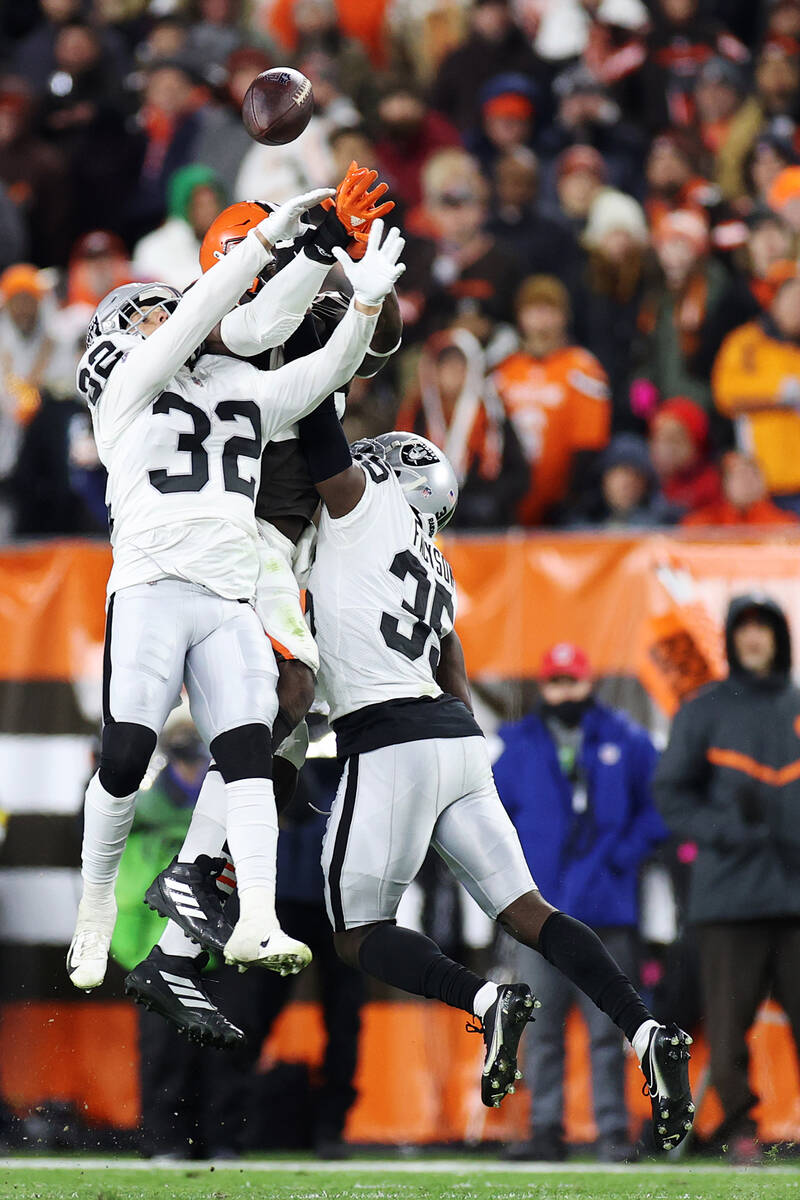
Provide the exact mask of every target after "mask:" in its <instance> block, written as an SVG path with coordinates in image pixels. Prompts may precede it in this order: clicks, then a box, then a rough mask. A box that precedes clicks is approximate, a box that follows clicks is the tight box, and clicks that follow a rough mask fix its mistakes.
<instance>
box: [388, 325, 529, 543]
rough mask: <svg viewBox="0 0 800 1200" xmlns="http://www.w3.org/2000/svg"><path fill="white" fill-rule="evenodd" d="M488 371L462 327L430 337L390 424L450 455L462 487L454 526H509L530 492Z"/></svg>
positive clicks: (522, 462) (525, 469) (513, 435)
mask: <svg viewBox="0 0 800 1200" xmlns="http://www.w3.org/2000/svg"><path fill="white" fill-rule="evenodd" d="M485 371H486V363H485V358H484V354H483V350H482V348H481V345H480V343H479V342H478V340H477V338H475V337H473V335H472V334H471V333H469V332H468V331H467V330H466V329H454V330H452V331H450V332H447V333H437V334H434V336H433V337H432V338H430V339H429V341H428V342H427V343H426V344H425V347H424V349H423V352H422V355H421V357H420V361H419V367H418V372H417V375H418V381H417V384H416V385H415V386H414V388H413V389H412V391H411V392H410V394H409V395H408V397H407V398H406V400H405V402H404V403H403V404H402V405H401V406H400V411H399V412H398V414H397V419H396V421H395V425H394V427H395V428H396V429H407V430H409V431H411V432H414V433H421V434H422V435H423V437H426V438H428V439H429V440H430V441H432V442H433V443H434V444H435V445H437V446H439V448H440V449H441V450H444V452H445V454H446V455H447V457H448V459H449V461H450V463H451V464H452V466H453V469H454V471H455V473H456V475H457V477H458V486H459V494H458V509H457V511H456V513H455V515H454V517H453V521H452V526H453V527H457V526H459V525H460V526H464V527H466V528H468V529H476V528H481V527H482V528H489V529H501V528H503V527H504V526H506V525H511V524H513V523H514V515H515V511H516V506H517V504H518V502H519V501H520V500H521V499H522V496H523V495H524V494H525V492H526V491H527V490H528V483H529V475H530V472H529V469H528V464H527V462H526V460H525V457H524V455H523V453H522V448H521V447H520V444H519V441H518V440H517V435H516V433H515V431H514V427H513V425H512V424H511V421H510V420H509V417H508V415H507V413H506V412H505V410H504V408H503V405H502V403H501V402H500V399H499V397H498V396H497V394H496V392H495V391H494V389H493V388H491V387H489V386H487V383H486V378H485Z"/></svg>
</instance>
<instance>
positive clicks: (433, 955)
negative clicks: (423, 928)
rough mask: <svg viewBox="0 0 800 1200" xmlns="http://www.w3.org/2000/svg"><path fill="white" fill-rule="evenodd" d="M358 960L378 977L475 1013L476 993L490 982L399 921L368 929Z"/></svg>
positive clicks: (395, 985) (370, 972) (420, 994)
mask: <svg viewBox="0 0 800 1200" xmlns="http://www.w3.org/2000/svg"><path fill="white" fill-rule="evenodd" d="M358 961H359V965H360V966H361V968H362V970H364V971H366V973H367V974H368V975H373V976H374V977H375V979H380V980H382V981H383V982H384V983H389V984H391V985H392V987H396V988H400V989H401V990H402V991H404V992H411V994H412V995H414V996H426V997H427V998H428V999H431V1000H441V1001H442V1003H443V1004H449V1005H450V1007H451V1008H461V1009H463V1010H464V1012H466V1013H472V1011H473V1003H474V1000H475V996H476V994H477V992H478V990H479V988H481V987H483V985H484V983H485V982H486V980H485V979H481V978H480V977H479V976H478V975H476V974H475V973H474V972H473V971H470V970H468V968H467V967H462V966H461V964H460V963H457V962H453V960H452V958H448V957H447V955H445V954H442V952H441V950H440V949H439V947H438V946H437V945H436V942H432V941H431V939H430V938H428V937H425V935H424V934H422V933H415V932H414V930H413V929H400V928H398V926H397V925H389V924H383V925H377V926H376V927H375V929H373V930H372V932H371V933H368V934H367V936H366V937H365V938H364V941H363V942H362V943H361V949H360V950H359V952H358Z"/></svg>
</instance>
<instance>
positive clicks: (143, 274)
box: [133, 163, 227, 291]
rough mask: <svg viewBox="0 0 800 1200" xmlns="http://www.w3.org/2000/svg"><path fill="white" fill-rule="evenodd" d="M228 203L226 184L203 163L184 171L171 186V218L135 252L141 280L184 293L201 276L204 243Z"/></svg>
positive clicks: (179, 173)
mask: <svg viewBox="0 0 800 1200" xmlns="http://www.w3.org/2000/svg"><path fill="white" fill-rule="evenodd" d="M226 203H227V198H226V196H225V188H224V186H223V184H222V181H221V180H220V179H219V178H218V176H217V175H215V174H214V172H213V171H212V170H211V168H210V167H205V166H203V165H202V164H201V163H195V164H193V165H191V166H188V167H180V168H179V169H178V170H177V171H176V172H175V173H174V175H172V176H171V178H170V180H169V183H168V184H167V212H168V216H167V219H166V221H165V222H164V224H163V225H160V226H159V228H158V229H155V230H153V232H152V233H148V234H145V236H144V237H143V238H141V240H140V241H139V242H137V244H136V246H135V248H134V251H133V271H134V275H135V277H136V278H137V279H157V280H160V281H161V282H163V283H169V284H171V286H172V287H176V288H178V289H179V290H180V291H182V290H183V289H184V288H185V287H186V286H187V285H188V284H190V283H193V282H194V280H195V279H197V276H198V275H199V274H200V260H199V254H200V243H201V242H202V240H203V238H204V237H205V235H206V233H207V231H208V227H209V225H210V224H211V222H212V221H213V220H214V218H215V217H216V216H217V215H218V214H219V213H220V212H221V211H222V209H223V208H224V207H225V204H226Z"/></svg>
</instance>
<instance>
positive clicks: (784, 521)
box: [681, 450, 800, 525]
mask: <svg viewBox="0 0 800 1200" xmlns="http://www.w3.org/2000/svg"><path fill="white" fill-rule="evenodd" d="M720 473H721V475H722V497H721V499H719V500H718V501H717V502H716V503H714V504H706V505H704V506H703V507H702V508H697V509H695V510H694V511H693V512H689V513H687V514H686V516H685V517H684V518H683V520H682V522H681V524H683V525H796V524H797V523H798V521H800V517H798V516H797V514H796V513H792V512H787V511H786V510H785V509H783V508H778V506H777V504H774V503H773V501H772V500H770V498H769V495H768V493H767V485H766V483H765V481H764V476H763V474H762V471H761V468H760V467H759V465H758V463H757V462H756V460H755V459H754V458H751V457H749V456H748V455H747V454H741V453H739V452H738V451H735V450H729V451H728V453H727V454H725V455H723V458H722V462H721V464H720Z"/></svg>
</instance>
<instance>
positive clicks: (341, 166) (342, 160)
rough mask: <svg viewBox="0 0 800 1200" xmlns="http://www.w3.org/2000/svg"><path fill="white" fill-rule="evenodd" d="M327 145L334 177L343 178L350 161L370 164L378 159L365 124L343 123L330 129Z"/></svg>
mask: <svg viewBox="0 0 800 1200" xmlns="http://www.w3.org/2000/svg"><path fill="white" fill-rule="evenodd" d="M328 145H329V147H330V152H331V157H332V158H333V178H334V179H344V177H345V175H346V174H347V171H348V169H349V167H350V163H351V162H357V163H359V164H361V163H364V164H367V163H370V164H371V163H376V162H377V161H378V160H377V155H376V154H375V149H374V147H373V144H372V139H371V138H370V135H369V131H368V130H367V127H366V125H343V126H342V127H341V128H340V129H334V130H332V131H331V133H330V135H329V137H328ZM393 194H394V193H393Z"/></svg>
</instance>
